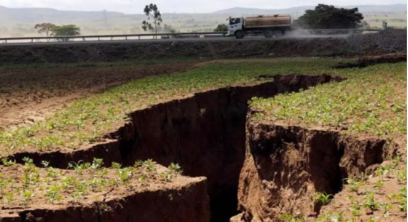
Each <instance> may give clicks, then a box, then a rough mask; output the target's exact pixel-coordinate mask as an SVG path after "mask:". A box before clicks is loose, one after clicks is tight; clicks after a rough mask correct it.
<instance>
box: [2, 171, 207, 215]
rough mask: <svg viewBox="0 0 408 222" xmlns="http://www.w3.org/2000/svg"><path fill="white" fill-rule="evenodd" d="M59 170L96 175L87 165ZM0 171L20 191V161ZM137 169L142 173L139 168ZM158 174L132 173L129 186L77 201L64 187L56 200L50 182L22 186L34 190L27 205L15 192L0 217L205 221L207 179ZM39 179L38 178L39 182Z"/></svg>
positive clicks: (82, 176)
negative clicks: (50, 195) (79, 169)
mask: <svg viewBox="0 0 408 222" xmlns="http://www.w3.org/2000/svg"><path fill="white" fill-rule="evenodd" d="M155 167H156V169H157V173H160V172H164V171H166V168H164V167H162V166H159V165H157V166H155ZM57 171H58V172H59V173H60V174H61V175H63V176H64V177H70V176H73V177H77V179H78V180H81V181H87V180H91V179H92V178H93V175H94V173H92V172H91V170H84V171H83V172H82V173H81V174H78V173H77V172H75V171H70V170H57ZM0 172H1V173H2V174H3V178H13V179H14V184H13V185H12V186H13V187H14V188H15V190H14V191H15V192H18V191H16V189H17V188H18V187H20V189H21V187H22V184H21V181H22V180H21V179H20V178H21V176H22V174H23V167H22V166H19V165H14V166H9V167H0ZM137 172H138V173H139V174H142V173H143V172H142V171H140V172H139V171H137ZM39 173H40V176H41V178H47V177H48V179H51V181H52V178H51V177H49V176H47V172H46V170H45V169H41V170H40V172H39ZM145 173H146V172H145ZM143 174H144V173H143ZM148 174H149V173H148ZM157 175H159V174H157ZM157 175H156V174H152V173H150V175H149V176H147V178H146V179H145V181H143V182H141V181H139V180H138V178H139V176H137V175H134V176H133V178H132V179H131V181H130V185H127V186H126V185H123V184H121V183H119V185H117V186H114V187H113V188H109V190H107V191H103V192H102V191H93V192H91V194H89V195H87V196H85V197H83V198H78V199H76V200H74V199H73V198H72V197H70V196H69V194H68V193H65V192H62V193H61V194H62V200H55V201H54V202H53V203H52V202H50V200H49V199H48V197H46V196H45V195H44V191H41V188H42V189H44V190H47V189H49V186H51V184H53V183H54V182H49V183H41V184H39V185H40V186H41V188H40V189H38V187H31V188H30V187H29V188H26V189H28V190H32V191H34V196H33V197H32V199H31V200H30V201H29V202H28V203H27V205H24V204H23V200H22V197H21V196H15V197H14V200H13V202H12V203H7V204H6V203H3V202H2V203H0V206H1V211H0V221H1V222H20V221H27V222H37V221H42V222H55V221H62V222H63V221H66V222H72V221H78V222H89V221H110V222H122V221H166V222H181V221H185V222H208V221H209V217H210V214H209V204H208V196H207V194H206V189H207V188H206V187H207V186H206V179H205V178H203V177H197V178H189V177H184V176H180V175H178V176H173V177H172V178H171V179H170V180H166V179H160V178H159V177H158V176H157ZM105 177H106V178H111V179H112V180H113V179H115V178H116V177H115V173H114V170H113V169H109V170H108V174H107V175H106V176H105ZM43 180H44V179H41V181H43ZM57 182H58V181H57ZM3 191H4V190H2V192H3ZM4 192H7V190H6V191H4ZM41 192H43V195H41Z"/></svg>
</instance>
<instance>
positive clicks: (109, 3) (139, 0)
mask: <svg viewBox="0 0 408 222" xmlns="http://www.w3.org/2000/svg"><path fill="white" fill-rule="evenodd" d="M150 3H155V4H157V6H158V7H159V9H160V11H161V12H162V13H182V12H186V13H210V12H214V11H217V10H222V9H228V8H233V7H247V8H261V9H282V8H289V7H296V6H305V5H311V6H314V5H317V4H318V3H323V4H330V5H336V6H346V5H367V4H370V5H381V4H406V3H407V1H406V0H387V1H384V0H308V1H301V0H154V1H152V0H0V5H1V6H6V7H10V8H27V7H36V8H54V9H60V10H78V11H101V10H104V9H106V10H108V11H118V12H124V13H129V14H142V13H143V8H144V6H145V5H147V4H150Z"/></svg>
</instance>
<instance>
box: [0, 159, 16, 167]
mask: <svg viewBox="0 0 408 222" xmlns="http://www.w3.org/2000/svg"><path fill="white" fill-rule="evenodd" d="M1 162H2V163H3V165H4V166H13V165H14V164H16V161H11V160H8V159H7V158H2V159H1Z"/></svg>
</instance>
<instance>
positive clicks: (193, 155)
mask: <svg viewBox="0 0 408 222" xmlns="http://www.w3.org/2000/svg"><path fill="white" fill-rule="evenodd" d="M272 79H273V81H271V82H267V83H262V84H259V85H255V86H245V87H231V88H224V89H218V90H213V91H209V92H205V93H198V94H195V95H194V97H192V98H188V99H184V100H179V101H172V102H169V103H165V104H159V105H157V106H153V107H151V108H149V109H146V110H142V111H137V112H134V113H132V114H131V115H130V116H131V118H132V123H131V124H130V125H129V126H128V127H124V128H123V129H122V130H121V131H120V132H119V135H126V136H124V137H121V138H120V141H122V142H121V146H120V149H121V151H122V157H123V163H125V164H132V163H133V162H134V160H135V159H148V158H151V159H153V160H154V161H157V162H158V163H159V164H162V165H164V166H168V165H169V164H170V163H172V162H176V163H179V164H180V165H181V167H182V168H183V174H184V175H187V176H192V177H195V176H206V177H207V179H208V190H207V191H208V194H209V196H210V209H211V220H212V221H217V222H218V221H220V222H222V221H229V219H230V218H231V217H232V216H234V215H236V214H237V213H238V209H237V206H238V198H237V192H238V182H239V175H240V171H241V169H242V166H243V162H244V159H245V137H246V134H245V127H246V115H247V110H248V105H247V104H248V103H247V102H248V100H250V99H251V98H252V97H272V96H274V95H276V94H279V93H283V92H297V91H299V89H301V88H302V89H307V88H308V87H310V86H314V85H317V84H322V83H327V82H330V81H340V80H341V78H340V77H333V76H330V75H320V76H306V75H287V76H275V77H272Z"/></svg>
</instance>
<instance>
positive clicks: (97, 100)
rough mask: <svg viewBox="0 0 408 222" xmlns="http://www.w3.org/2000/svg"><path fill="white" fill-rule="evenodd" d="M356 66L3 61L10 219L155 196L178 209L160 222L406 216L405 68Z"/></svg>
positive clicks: (328, 62)
mask: <svg viewBox="0 0 408 222" xmlns="http://www.w3.org/2000/svg"><path fill="white" fill-rule="evenodd" d="M400 57H401V56H400ZM405 59H406V57H405ZM357 60H358V58H340V57H335V58H312V57H304V58H270V59H239V60H237V59H235V60H234V59H231V60H218V61H205V62H199V61H197V60H191V61H190V60H169V61H146V62H140V63H137V64H132V63H130V62H126V63H123V64H119V63H95V64H92V65H91V66H82V65H77V64H71V65H68V64H61V65H49V66H43V65H29V66H22V65H5V66H1V67H0V82H1V83H2V86H3V84H4V87H2V88H1V92H0V102H1V103H0V111H1V112H4V113H5V114H4V115H2V116H1V117H0V150H1V154H0V157H1V158H2V163H1V166H0V186H1V187H0V188H1V189H0V196H1V197H0V199H2V200H3V201H2V209H6V211H4V212H2V213H1V214H0V221H1V218H2V217H4V215H5V214H7V217H9V218H10V221H19V217H21V215H24V217H25V218H32V219H33V218H34V219H35V218H37V219H38V218H44V219H45V221H52V219H54V220H55V219H59V218H61V215H63V214H62V213H61V211H64V210H72V211H73V212H75V213H72V215H75V216H72V218H75V219H79V218H81V217H82V219H83V218H86V217H85V216H83V215H87V216H88V217H90V218H92V216H89V215H88V214H90V213H89V212H92V210H95V209H96V211H97V212H98V215H99V218H110V219H109V221H121V219H123V218H126V215H127V214H125V215H123V214H124V212H126V211H127V210H130V211H131V209H132V207H131V204H130V203H138V204H141V203H143V202H149V201H153V202H152V203H161V205H160V206H161V207H160V208H163V209H165V208H169V209H172V210H168V211H166V210H163V211H160V212H159V213H158V214H157V215H156V216H157V218H155V219H157V220H158V221H159V220H160V218H161V216H164V215H167V216H168V217H171V218H175V219H171V220H169V221H209V217H210V214H211V220H212V221H228V219H229V218H230V217H232V216H234V215H237V216H235V217H234V220H235V221H251V220H248V218H256V217H258V218H263V219H271V218H273V219H275V220H280V221H385V220H390V221H405V220H406V218H407V214H406V212H407V209H406V203H407V202H406V159H407V158H406V132H407V128H406V127H407V126H406V122H407V115H406V112H407V110H406V109H407V108H406V107H407V100H406V88H407V86H406V81H407V79H406V78H407V76H406V73H407V69H406V65H407V64H406V62H398V63H383V64H369V65H368V66H366V67H356V68H347V67H345V68H335V66H336V65H338V64H339V63H354V62H357ZM378 61H379V60H377V62H378ZM390 61H391V60H390ZM399 61H401V59H400V60H399ZM373 63H376V62H373ZM11 77H13V78H11ZM248 101H249V106H247V102H248ZM61 103H63V104H66V105H63V104H61ZM247 115H248V116H247ZM27 116H28V118H27ZM31 116H34V117H31ZM29 119H30V120H29ZM28 122H30V124H27V123H28ZM22 123H25V124H22ZM292 134H293V135H292ZM277 135H283V136H281V137H278V136H277ZM285 135H287V136H285ZM301 135H308V136H310V137H304V138H303V137H302V136H301ZM276 138H278V139H276ZM299 138H303V139H304V140H303V139H299ZM316 138H318V139H316ZM319 138H320V140H319ZM322 138H323V139H322ZM333 138H334V139H333ZM331 140H333V141H331ZM271 141H272V142H271ZM310 141H311V142H310ZM313 141H319V142H313ZM271 143H272V144H274V145H271ZM341 143H344V144H343V145H338V144H341ZM257 144H258V145H257ZM321 144H323V145H321ZM373 144H374V145H373ZM325 145H326V147H324V146H325ZM337 146H339V147H340V148H338V147H337ZM322 147H323V148H322ZM360 148H361V150H360V151H359V149H360ZM365 149H366V150H365ZM276 150H280V152H281V154H279V155H278V154H277V153H276V152H277V151H276ZM313 150H318V151H316V152H312V151H313ZM325 150H326V151H325ZM339 150H342V151H339ZM296 152H301V153H300V154H296ZM302 152H303V153H302ZM309 152H310V158H305V157H303V156H302V155H309ZM312 153H313V155H316V156H312ZM333 153H334V154H333ZM367 153H369V154H367ZM370 153H371V154H370ZM330 155H333V156H335V157H333V159H330V158H332V157H331V156H330ZM287 157H288V158H289V159H286V158H287ZM295 157H296V158H295ZM313 158H317V159H324V158H329V161H326V160H324V161H322V164H326V162H327V164H329V165H330V167H327V169H328V171H327V172H325V173H323V174H319V175H320V176H317V177H319V178H320V177H321V178H323V179H322V181H323V182H322V181H320V182H316V181H317V179H316V175H317V174H316V175H315V174H313V173H309V169H314V167H316V166H315V165H314V164H316V163H314V162H312V159H313ZM347 158H349V159H347ZM353 158H355V159H353ZM305 159H306V160H305ZM309 159H311V160H309ZM363 160H364V161H363ZM371 160H372V161H371ZM254 161H261V162H255V163H256V165H257V166H258V167H257V168H255V167H254V166H255V165H254ZM308 161H310V162H308ZM273 164H275V165H273ZM308 164H309V165H308ZM163 166H165V167H163ZM271 166H276V167H278V168H279V169H282V170H283V172H287V173H288V174H282V175H281V177H280V179H277V177H276V176H271V175H270V174H269V173H268V172H270V171H271V172H272V171H273V170H274V169H275V168H270V167H271ZM331 167H332V168H331ZM295 168H296V169H295ZM332 169H333V171H330V170H332ZM286 170H288V171H286ZM318 172H320V171H318ZM309 174H310V175H309ZM254 175H256V177H255V176H254ZM288 175H289V176H288ZM291 175H292V176H291ZM301 175H303V177H302V176H301ZM322 175H323V176H322ZM327 175H336V176H335V178H331V176H327ZM202 176H205V177H206V178H204V177H202ZM258 176H260V178H261V177H263V179H264V182H263V183H264V184H265V186H260V185H259V184H257V183H258V182H257V179H254V178H258ZM326 177H327V178H328V179H326ZM271 178H273V179H271ZM287 180H288V181H290V180H293V181H295V182H293V183H290V182H289V183H287V184H286V181H287ZM326 180H327V181H329V182H327V181H326ZM246 181H251V182H250V183H248V182H246ZM277 181H281V182H277ZM296 181H300V182H299V183H302V184H303V183H304V184H307V185H308V187H307V188H305V189H304V190H303V188H302V189H298V188H297V187H298V185H297V184H296V183H297V182H296ZM333 181H335V182H333ZM339 181H341V182H339ZM319 184H323V185H319ZM302 186H303V185H299V187H302ZM277 189H278V190H277ZM279 189H280V190H279ZM205 192H208V196H207V195H203V194H205ZM252 192H254V193H252ZM262 192H267V193H268V192H269V193H274V192H275V193H274V194H275V195H278V196H279V197H282V199H283V200H285V201H286V202H285V201H283V202H273V201H275V200H279V198H272V199H273V200H272V202H268V203H264V202H262V201H263V200H265V199H267V198H268V195H269V194H268V195H265V198H264V199H263V200H262V201H260V200H259V199H257V198H258V194H259V193H262ZM145 193H149V195H147V196H142V194H145ZM150 194H151V195H150ZM252 194H253V195H252ZM255 194H256V195H255ZM285 195H287V196H285ZM158 197H160V198H158ZM274 197H275V196H274ZM296 198H298V199H296ZM302 198H308V199H302ZM126 200H128V203H127V202H126ZM162 200H165V201H162ZM299 200H301V201H303V202H304V203H307V204H304V205H305V206H303V205H302V204H300V205H299V204H298V202H297V201H299ZM37 201H38V202H39V203H40V205H36V203H37ZM132 201H134V202H132ZM172 201H173V202H172ZM237 201H238V202H237ZM253 203H259V204H253ZM119 205H121V206H122V208H121V207H119ZM297 205H299V206H301V205H302V206H301V207H299V208H296V207H294V206H297ZM101 206H103V207H101ZM123 206H124V207H123ZM177 206H178V207H177ZM238 206H239V209H238V211H237V210H236V209H237V207H238ZM264 206H273V207H271V209H272V210H270V211H269V209H266V208H265V207H264ZM144 207H145V208H143V209H144V211H146V212H148V211H150V210H152V209H153V208H154V205H153V206H150V205H149V204H147V206H144ZM279 207H281V208H280V209H283V211H282V210H281V211H279V213H275V210H276V209H277V208H279ZM275 208H276V209H275ZM46 209H53V210H52V211H47V210H46ZM73 209H76V210H81V209H82V211H83V212H86V213H84V214H83V215H82V216H81V214H80V213H78V212H77V211H76V210H73ZM39 212H40V213H39ZM140 212H141V213H140V215H138V216H140V217H139V218H138V217H137V216H135V217H132V219H134V220H137V219H139V220H140V219H141V218H144V219H146V218H147V219H149V216H152V215H151V214H150V215H149V213H146V212H145V213H146V214H144V213H143V211H140ZM172 212H173V213H172ZM174 212H182V213H180V214H175V213H174ZM276 212H278V211H276ZM115 215H121V216H120V217H115ZM129 217H130V216H129V215H128V218H129ZM150 219H151V218H150Z"/></svg>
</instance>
